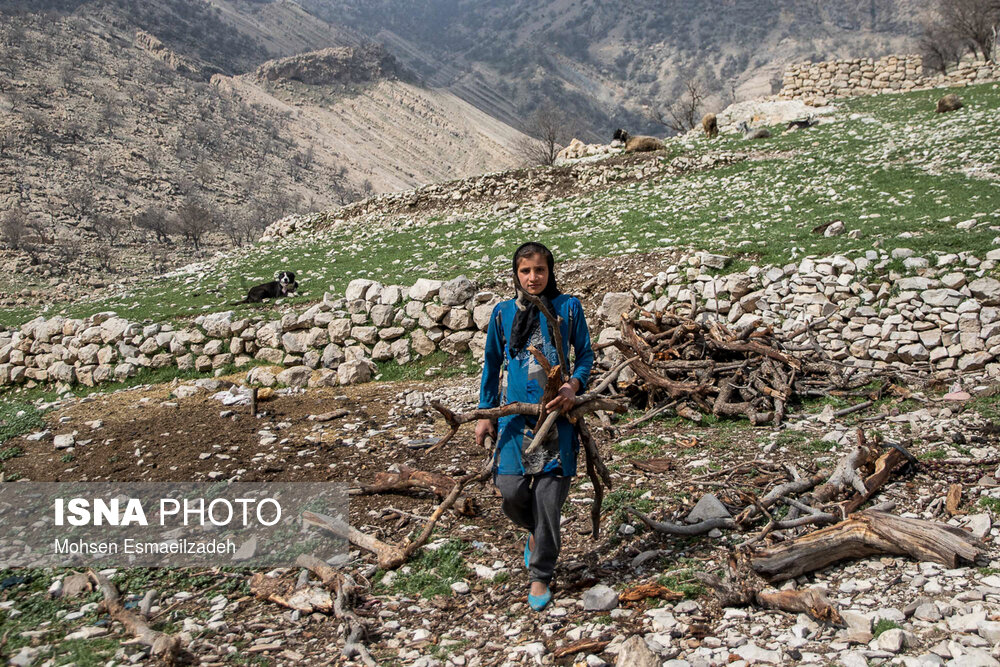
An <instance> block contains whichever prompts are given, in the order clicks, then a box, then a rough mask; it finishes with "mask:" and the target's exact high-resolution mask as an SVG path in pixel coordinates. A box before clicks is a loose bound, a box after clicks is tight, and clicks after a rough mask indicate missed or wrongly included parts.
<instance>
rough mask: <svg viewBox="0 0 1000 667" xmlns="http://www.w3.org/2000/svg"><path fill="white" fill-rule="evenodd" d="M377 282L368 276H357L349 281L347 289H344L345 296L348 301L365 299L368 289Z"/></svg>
mask: <svg viewBox="0 0 1000 667" xmlns="http://www.w3.org/2000/svg"><path fill="white" fill-rule="evenodd" d="M374 284H375V281H374V280H368V279H366V278H355V279H354V280H352V281H351V282H349V283H347V289H346V290H344V298H345V299H347V300H348V301H357V300H359V299H365V298H366V295H367V293H368V289H369V288H370V287H371V286H372V285H374Z"/></svg>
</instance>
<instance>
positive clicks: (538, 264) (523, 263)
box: [517, 253, 549, 296]
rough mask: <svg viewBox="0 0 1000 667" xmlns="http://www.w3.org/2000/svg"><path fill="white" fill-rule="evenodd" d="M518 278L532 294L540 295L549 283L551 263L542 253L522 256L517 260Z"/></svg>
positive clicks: (522, 287) (523, 286)
mask: <svg viewBox="0 0 1000 667" xmlns="http://www.w3.org/2000/svg"><path fill="white" fill-rule="evenodd" d="M517 280H518V282H519V283H520V284H521V289H523V290H524V291H525V292H527V293H528V294H531V295H532V296H538V295H539V294H541V293H542V292H544V291H545V286H546V285H548V284H549V265H548V263H547V262H546V261H545V257H543V256H542V255H541V253H538V254H534V255H529V256H527V257H522V258H521V259H519V260H518V262H517Z"/></svg>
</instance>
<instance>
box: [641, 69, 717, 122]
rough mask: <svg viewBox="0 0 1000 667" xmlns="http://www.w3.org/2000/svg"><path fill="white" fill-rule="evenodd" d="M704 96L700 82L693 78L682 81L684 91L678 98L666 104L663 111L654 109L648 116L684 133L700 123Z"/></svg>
mask: <svg viewBox="0 0 1000 667" xmlns="http://www.w3.org/2000/svg"><path fill="white" fill-rule="evenodd" d="M705 96H706V93H705V90H704V88H703V87H702V85H701V83H700V82H699V81H697V80H695V79H688V80H687V81H685V82H684V93H683V94H681V97H680V99H678V100H676V101H675V102H673V103H672V104H668V105H667V108H666V110H665V111H664V110H661V109H654V110H653V111H652V112H651V113H650V118H651V119H652V120H654V121H655V122H657V123H659V124H660V125H663V126H665V127H669V128H670V129H671V130H673V131H674V132H676V133H677V134H684V133H685V132H687V131H689V130H692V129H694V128H696V127H698V125H699V124H700V123H701V117H702V103H703V102H704V101H705Z"/></svg>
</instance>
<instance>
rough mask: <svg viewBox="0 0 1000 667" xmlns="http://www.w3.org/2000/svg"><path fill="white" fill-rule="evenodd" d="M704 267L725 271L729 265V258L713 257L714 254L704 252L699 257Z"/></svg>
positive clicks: (723, 256)
mask: <svg viewBox="0 0 1000 667" xmlns="http://www.w3.org/2000/svg"><path fill="white" fill-rule="evenodd" d="M699 259H700V260H701V265H702V266H707V267H708V268H710V269H720V270H721V269H724V268H726V264H729V259H730V258H729V257H726V256H725V255H713V254H712V253H708V252H703V253H701V254H700V255H699Z"/></svg>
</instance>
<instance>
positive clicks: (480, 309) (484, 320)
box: [472, 300, 499, 331]
mask: <svg viewBox="0 0 1000 667" xmlns="http://www.w3.org/2000/svg"><path fill="white" fill-rule="evenodd" d="M497 303H499V300H494V301H490V302H489V303H484V304H482V305H479V306H476V307H475V308H474V309H473V311H472V321H473V322H474V323H475V325H476V328H477V329H479V330H480V331H486V329H487V327H488V326H489V324H490V317H492V316H493V309H494V308H496V305H497Z"/></svg>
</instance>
